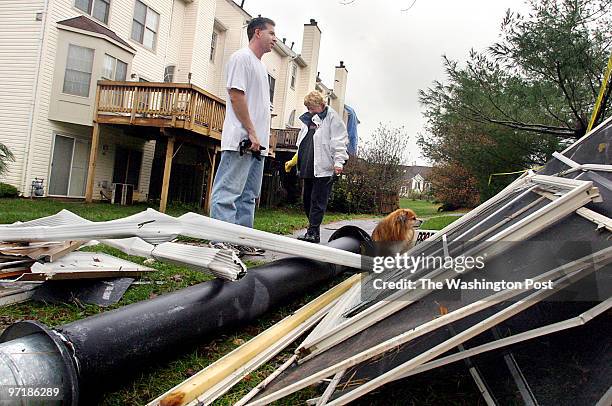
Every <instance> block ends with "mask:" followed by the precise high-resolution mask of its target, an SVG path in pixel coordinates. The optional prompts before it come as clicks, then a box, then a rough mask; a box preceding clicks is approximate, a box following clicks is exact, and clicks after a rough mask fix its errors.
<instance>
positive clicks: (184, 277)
mask: <svg viewBox="0 0 612 406" xmlns="http://www.w3.org/2000/svg"><path fill="white" fill-rule="evenodd" d="M414 202H416V203H419V204H420V206H418V207H417V205H416V204H413V203H412V202H410V204H413V206H412V207H415V209H416V210H417V213H418V214H419V216H420V217H425V216H427V215H428V214H429V215H431V214H434V213H437V212H436V211H435V210H434V209H433V207H432V206H433V205H432V204H430V203H427V204H426V203H421V201H414ZM147 207H148V206H146V205H135V206H127V207H121V206H113V205H110V204H103V203H94V204H84V203H81V202H59V201H53V200H34V201H32V200H26V199H0V223H10V222H14V221H18V220H20V221H26V220H31V219H34V218H38V217H42V216H47V215H51V214H54V213H56V212H58V211H59V210H61V209H62V208H66V209H68V210H71V211H73V212H74V213H76V214H78V215H80V216H83V217H85V218H87V219H90V220H97V221H101V220H110V219H115V218H120V217H125V216H127V215H130V214H134V213H136V212H139V211H141V210H144V209H146V208H147ZM188 211H190V210H189V208H187V207H170V208H169V210H168V214H171V215H180V214H183V213H185V212H188ZM355 217H371V216H355V215H347V214H338V213H330V214H326V216H325V221H326V222H331V221H337V220H345V219H350V218H355ZM447 217H448V216H444V217H437V218H435V219H432V220H430V221H434V220H436V222H434V223H431V225H430V226H428V227H429V229H433V228H434V227H437V226H440V227H441V226H442V223H444V222H446V221H449V220H451V219H452V220H454V219H456V218H458V217H450V218H449V219H448V220H444V219H446V218H447ZM426 224H427V223H426ZM306 225H307V220H306V218H305V216H304V215H303V213H302V212H301V211H300V210H297V209H284V210H271V209H259V210H258V212H257V214H256V221H255V227H256V228H258V229H261V230H266V231H270V232H274V233H279V234H287V233H290V232H292V231H294V230H295V229H297V228H302V227H305V226H306ZM87 249H88V250H92V251H97V252H106V253H109V254H112V255H114V256H117V257H119V258H124V259H127V260H130V261H133V262H137V263H142V262H143V261H144V259H143V258H139V257H132V256H128V255H125V254H123V253H121V252H119V251H117V250H115V249H113V248H110V247H107V246H103V245H100V246H96V247H89V248H87ZM257 265H259V264H258V263H256V262H248V261H247V266H249V268H251V267H254V266H257ZM150 266H151V267H152V268H154V269H155V270H156V272H153V273H150V274H147V275H146V276H145V277H143V278H141V281H142V282H144V284H139V285H133V286H131V287H130V288H129V289H128V291H127V292H126V294H125V295H124V297H123V298H122V299H121V301H120V302H119V303H118V304H117V305H115V306H112V307H110V308H101V307H98V306H95V305H84V304H81V303H80V302H75V303H68V304H62V305H47V304H43V303H37V302H26V303H20V304H16V305H13V306H9V307H3V308H0V330H1V329H2V324H4V325H9V324H11V323H13V322H15V321H17V320H20V319H35V320H39V321H41V322H43V323H45V324H46V325H48V326H50V327H55V326H58V325H61V324H65V323H68V322H71V321H74V320H79V319H82V318H85V317H88V316H91V315H94V314H97V313H101V312H104V311H106V310H110V309H113V308H117V307H121V306H125V305H127V304H130V303H134V302H138V301H141V300H146V299H149V298H154V297H156V296H158V295H162V294H164V293H168V292H172V291H175V290H178V289H181V288H184V287H187V286H190V285H194V284H197V283H201V282H204V281H206V280H209V279H211V277H210V276H208V275H206V274H203V273H200V272H196V271H192V270H189V269H187V268H184V267H180V266H174V265H167V264H163V263H159V262H154V263H153V264H152V265H150ZM341 280H342V277H339V278H337V279H336V280H334V281H330V282H329V283H328V284H326V285H325V286H321V287H319V289H317V291H314V292H309V293H308V294H305V295H304V296H303V297H300V298H296V299H295V300H293V301H292V302H291V303H288V304H286V305H285V306H283V307H281V308H279V309H276V310H274V311H271V312H270V313H269V314H268V315H266V316H265V317H263V318H260V319H259V320H257V321H254V322H252V323H250V324H249V325H246V326H242V327H241V328H240V329H239V330H228V331H222V332H220V333H219V334H217V335H216V336H215V337H213V338H210V339H206V340H203V342H201V343H200V344H199V345H198V346H196V347H192V348H190V349H186V352H185V354H184V355H183V356H181V357H178V358H175V359H173V360H171V361H168V360H163V361H160V362H159V363H158V364H157V365H153V366H149V367H147V368H146V369H144V370H143V371H142V372H141V373H140V374H139V375H138V376H135V377H134V378H133V379H131V380H127V381H124V382H122V383H121V384H119V385H118V386H115V387H114V388H112V389H111V390H109V391H107V392H106V393H105V394H104V395H103V396H101V397H100V398H98V399H97V400H93V401H92V403H91V404H98V405H105V406H111V405H112V406H120V405H121V406H123V405H143V404H146V403H147V402H148V401H150V400H151V399H153V398H155V397H157V396H159V395H160V394H162V393H164V392H166V391H167V390H169V389H170V388H172V387H173V386H175V385H177V384H178V383H180V382H182V381H183V380H185V379H186V378H188V377H189V376H191V375H193V374H194V373H196V372H198V371H199V370H201V369H203V368H204V367H206V366H207V365H210V364H211V363H212V362H214V361H216V360H217V359H219V358H221V357H222V356H224V355H225V354H227V353H229V352H230V351H232V350H233V349H235V348H236V347H238V346H239V345H241V344H242V343H244V342H245V341H247V340H249V339H250V338H252V337H254V336H255V335H257V334H259V333H261V332H262V331H264V330H265V329H266V328H268V327H270V326H272V325H273V324H275V323H277V322H278V321H280V320H281V319H282V318H284V317H286V316H287V315H289V314H291V313H292V312H293V311H295V310H297V309H298V308H299V307H301V306H302V305H304V304H305V303H307V302H308V301H309V300H311V299H313V298H314V297H316V296H317V295H319V294H320V293H322V292H324V291H325V290H327V289H329V288H330V287H331V286H332V285H333V284H336V283H338V282H340V281H341ZM292 350H293V348H289V349H287V350H286V351H285V352H283V354H282V356H284V357H287V356H288V355H289V354H291V353H292ZM282 362H283V360H280V361H276V362H270V363H268V364H266V365H264V366H263V367H262V368H260V369H259V370H258V371H256V372H254V373H252V374H251V375H249V377H248V379H247V380H245V381H243V382H241V383H240V384H239V385H237V386H236V387H235V388H233V389H232V391H231V392H230V393H228V394H227V395H225V396H224V397H222V398H221V399H219V400H218V401H217V402H215V405H231V404H233V403H234V402H235V401H236V400H237V399H239V398H240V397H241V396H243V395H244V394H246V392H248V390H250V388H251V387H253V386H254V385H256V384H257V383H258V382H259V381H261V380H262V379H263V378H264V377H265V376H267V374H269V373H270V372H271V371H273V370H274V369H275V368H276V367H277V366H278V365H279V364H280V363H282ZM436 373H438V372H436ZM437 378H438V376H437V375H436V376H435V377H433V376H431V375H426V374H425V375H420V376H417V377H413V378H411V382H413V383H415V384H411V385H410V386H409V390H408V389H405V385H399V386H400V388H398V385H391V386H389V388H390V389H388V388H383V389H382V390H381V391H378V392H376V393H375V394H372V395H369V396H368V397H367V398H364V400H362V401H360V402H364V403H362V404H382V403H384V404H390V405H391V404H406V402H405V400H406V399H415V400H419V402H418V403H420V404H424V405H433V404H440V401H442V402H443V403H445V404H457V405H459V404H470V403H474V402H477V401H478V400H477V399H478V393H477V392H476V391H475V390H474V388H473V384H472V383H471V381H469V380H467V381H466V380H465V379H464V378H463V377H462V376H460V375H456V374H450V375H448V376H447V377H446V379H442V380H441V379H437ZM457 388H460V389H461V390H462V391H463V394H462V396H463V398H462V399H461V400H455V398H454V394H455V393H457ZM314 393H315V391H314V390H305V391H301V392H299V393H297V394H295V395H294V396H292V397H290V398H288V399H285V400H284V401H283V402H282V403H277V404H303V402H304V401H305V400H306V399H309V398H311V397H313V396H314ZM402 393H403V394H402ZM445 393H448V394H449V395H448V396H447V395H445ZM433 394H436V395H435V396H433ZM382 399H385V400H384V402H383V401H382Z"/></svg>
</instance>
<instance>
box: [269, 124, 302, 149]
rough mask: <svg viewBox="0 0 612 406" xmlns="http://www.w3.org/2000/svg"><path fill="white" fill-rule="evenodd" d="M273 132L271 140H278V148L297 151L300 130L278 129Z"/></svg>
mask: <svg viewBox="0 0 612 406" xmlns="http://www.w3.org/2000/svg"><path fill="white" fill-rule="evenodd" d="M270 131H271V138H272V137H275V138H276V144H275V145H276V148H277V149H278V148H285V149H297V139H298V134H299V133H300V130H299V129H298V128H287V129H276V128H273V129H272V130H270Z"/></svg>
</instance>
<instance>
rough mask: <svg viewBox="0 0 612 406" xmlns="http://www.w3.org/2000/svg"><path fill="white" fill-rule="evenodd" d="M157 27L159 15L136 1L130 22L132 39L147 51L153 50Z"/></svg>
mask: <svg viewBox="0 0 612 406" xmlns="http://www.w3.org/2000/svg"><path fill="white" fill-rule="evenodd" d="M158 25H159V14H158V13H156V12H155V11H153V10H152V9H151V8H149V7H147V6H146V4H144V3H143V2H141V1H139V0H136V6H135V8H134V19H133V21H132V39H133V40H134V41H137V42H140V43H141V44H142V45H144V46H145V47H147V48H149V49H155V45H156V44H157V27H158Z"/></svg>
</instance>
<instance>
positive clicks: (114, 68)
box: [102, 54, 127, 81]
mask: <svg viewBox="0 0 612 406" xmlns="http://www.w3.org/2000/svg"><path fill="white" fill-rule="evenodd" d="M102 78H103V79H107V80H119V81H123V80H125V79H126V78H127V63H125V62H123V61H121V60H119V59H117V58H115V57H113V56H110V55H108V54H105V55H104V68H103V69H102Z"/></svg>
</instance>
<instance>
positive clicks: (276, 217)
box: [0, 199, 373, 234]
mask: <svg viewBox="0 0 612 406" xmlns="http://www.w3.org/2000/svg"><path fill="white" fill-rule="evenodd" d="M149 207H152V208H154V209H156V210H157V209H158V206H155V205H147V204H143V203H141V204H135V205H132V206H117V205H112V204H109V203H89V204H87V203H83V202H81V201H78V202H77V201H60V200H50V199H35V200H30V199H0V224H2V223H13V222H15V221H28V220H34V219H37V218H40V217H44V216H50V215H52V214H55V213H57V212H59V211H60V210H62V209H66V210H70V211H71V212H73V213H75V214H78V215H79V216H81V217H83V218H86V219H88V220H92V221H105V220H114V219H118V218H121V217H126V216H130V215H132V214H135V213H138V212H141V211H143V210H146V209H147V208H149ZM189 211H194V212H197V210H196V209H195V208H194V207H189V206H176V205H175V206H172V205H171V206H169V207H168V210H167V214H169V215H171V216H180V215H181V214H185V213H187V212H189ZM371 217H373V216H372V215H366V214H363V215H361V214H359V215H356V214H344V213H325V218H324V222H325V223H331V222H334V221H339V220H348V219H354V218H371ZM307 226H308V220H307V219H306V216H305V215H304V213H303V211H302V210H300V209H298V208H283V209H266V208H259V209H257V211H256V213H255V224H254V227H255V228H256V229H258V230H264V231H268V232H271V233H275V234H290V233H291V232H293V231H295V230H297V229H300V228H306V227H307Z"/></svg>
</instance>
